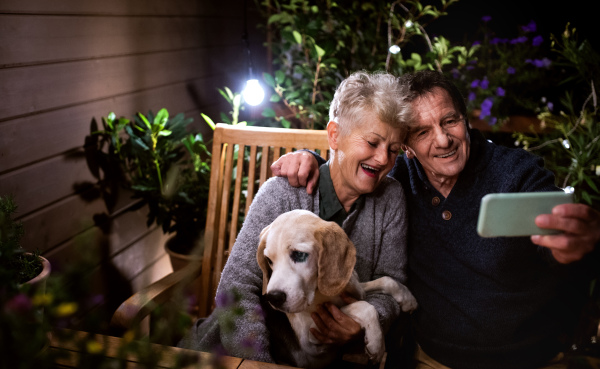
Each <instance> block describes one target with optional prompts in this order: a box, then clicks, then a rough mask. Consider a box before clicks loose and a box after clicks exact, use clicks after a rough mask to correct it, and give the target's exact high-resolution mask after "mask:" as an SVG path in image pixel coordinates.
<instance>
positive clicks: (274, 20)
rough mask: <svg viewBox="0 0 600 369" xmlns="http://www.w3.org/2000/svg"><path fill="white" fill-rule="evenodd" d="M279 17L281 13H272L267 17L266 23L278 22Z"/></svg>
mask: <svg viewBox="0 0 600 369" xmlns="http://www.w3.org/2000/svg"><path fill="white" fill-rule="evenodd" d="M281 18H282V16H281V14H273V15H272V16H270V17H269V20H268V21H267V24H271V23H273V22H279V21H280V20H281Z"/></svg>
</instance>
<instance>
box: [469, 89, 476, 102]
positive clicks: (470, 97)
mask: <svg viewBox="0 0 600 369" xmlns="http://www.w3.org/2000/svg"><path fill="white" fill-rule="evenodd" d="M476 98H477V95H475V92H473V91H471V92H469V97H468V99H469V101H473V100H475V99H476Z"/></svg>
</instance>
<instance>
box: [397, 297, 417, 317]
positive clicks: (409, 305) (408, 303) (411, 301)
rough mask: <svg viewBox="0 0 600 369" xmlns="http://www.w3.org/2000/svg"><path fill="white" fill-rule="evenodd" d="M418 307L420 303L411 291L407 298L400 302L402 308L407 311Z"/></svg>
mask: <svg viewBox="0 0 600 369" xmlns="http://www.w3.org/2000/svg"><path fill="white" fill-rule="evenodd" d="M417 307H419V304H417V299H415V297H414V296H413V295H412V293H409V294H408V296H406V297H405V299H404V300H402V302H401V303H400V308H401V309H402V311H403V312H405V313H406V312H409V311H414V310H416V309H417Z"/></svg>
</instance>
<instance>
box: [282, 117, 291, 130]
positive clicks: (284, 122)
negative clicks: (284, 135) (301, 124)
mask: <svg viewBox="0 0 600 369" xmlns="http://www.w3.org/2000/svg"><path fill="white" fill-rule="evenodd" d="M281 126H282V127H283V128H290V127H291V126H292V123H291V122H290V121H289V120H287V119H285V118H281Z"/></svg>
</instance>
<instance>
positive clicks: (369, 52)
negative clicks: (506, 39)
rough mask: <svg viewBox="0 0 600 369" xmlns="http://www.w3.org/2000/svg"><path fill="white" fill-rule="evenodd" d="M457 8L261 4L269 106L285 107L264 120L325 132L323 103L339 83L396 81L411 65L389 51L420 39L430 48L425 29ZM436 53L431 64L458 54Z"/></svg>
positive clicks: (294, 0)
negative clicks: (358, 74) (268, 56)
mask: <svg viewBox="0 0 600 369" xmlns="http://www.w3.org/2000/svg"><path fill="white" fill-rule="evenodd" d="M456 1H457V0H441V1H440V4H441V7H440V8H437V7H435V6H433V5H423V4H421V2H420V1H415V0H399V1H393V2H392V1H369V2H359V1H352V2H350V3H348V4H344V5H343V6H342V5H341V4H338V3H336V2H334V1H329V0H327V1H309V0H290V1H277V0H275V1H273V0H267V1H263V2H261V3H260V5H259V9H260V10H261V11H262V14H263V16H264V19H265V22H266V24H265V25H264V28H265V30H266V31H267V32H268V33H269V35H270V38H271V40H272V41H271V43H270V44H268V45H267V46H268V47H270V48H271V50H272V54H273V55H274V56H275V58H274V60H273V66H274V68H275V71H274V72H273V73H272V74H271V73H265V74H264V76H263V77H264V80H265V83H266V84H267V85H268V86H270V87H271V88H272V91H273V94H272V95H271V98H270V100H271V102H272V103H274V104H280V105H281V106H282V107H284V109H279V111H276V110H275V109H273V108H272V107H268V108H265V109H264V111H263V116H265V117H268V118H271V119H275V120H277V121H279V122H281V124H282V125H283V126H284V127H285V126H288V127H289V126H290V125H291V123H292V122H294V124H296V125H298V126H300V127H302V128H309V129H319V128H323V127H325V125H326V124H327V122H328V117H327V115H328V109H329V103H330V101H331V100H332V98H333V94H334V92H335V89H336V87H337V86H338V85H339V83H340V82H341V81H342V80H343V79H344V78H346V77H347V76H349V75H350V74H351V73H352V72H354V71H356V70H361V69H365V70H370V71H373V70H387V71H390V72H392V73H396V74H401V73H402V72H403V71H404V70H405V69H406V68H407V67H408V66H409V65H410V64H411V63H408V62H403V59H402V54H401V53H397V54H393V53H392V51H395V50H394V47H396V50H399V49H402V48H404V47H405V46H410V43H412V42H413V41H414V42H418V41H423V40H425V41H426V42H427V43H428V44H429V47H431V46H432V44H431V42H430V41H429V38H428V36H427V34H426V33H425V27H426V26H427V25H428V24H429V23H430V22H431V21H433V20H435V19H437V18H439V17H440V16H443V15H445V14H446V10H447V8H448V7H449V6H450V5H451V4H452V3H454V2H456ZM440 42H441V41H440ZM390 50H391V51H390ZM432 51H434V52H436V51H435V50H432ZM437 52H440V55H438V56H436V58H437V60H441V61H442V62H445V60H446V59H447V58H449V57H451V55H454V54H455V53H456V54H458V53H459V50H458V49H453V50H443V47H442V46H441V44H440V47H439V50H437ZM441 52H445V53H446V54H445V55H442V54H441ZM432 62H433V61H432ZM415 67H416V66H415V65H412V66H410V68H415Z"/></svg>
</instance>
